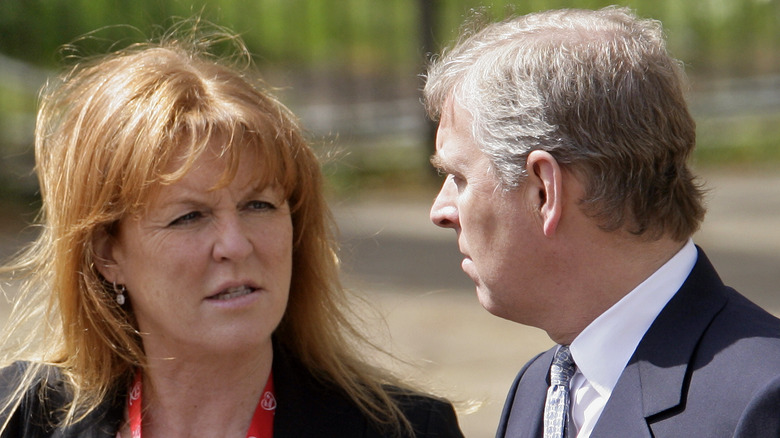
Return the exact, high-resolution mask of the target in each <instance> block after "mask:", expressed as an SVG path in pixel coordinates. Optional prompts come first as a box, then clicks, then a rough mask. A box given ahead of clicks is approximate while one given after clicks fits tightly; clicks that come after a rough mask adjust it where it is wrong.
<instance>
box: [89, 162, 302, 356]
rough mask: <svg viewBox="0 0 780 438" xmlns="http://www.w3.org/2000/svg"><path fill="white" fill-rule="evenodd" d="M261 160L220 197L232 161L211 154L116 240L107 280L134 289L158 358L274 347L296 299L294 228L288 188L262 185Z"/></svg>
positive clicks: (149, 348)
mask: <svg viewBox="0 0 780 438" xmlns="http://www.w3.org/2000/svg"><path fill="white" fill-rule="evenodd" d="M253 158H254V157H253V156H252V154H251V153H248V154H245V155H244V156H242V159H241V163H240V165H239V168H238V172H237V173H236V177H235V178H234V180H233V181H232V182H231V183H230V184H229V185H227V186H226V187H224V188H221V189H218V190H212V188H213V187H214V186H215V184H216V183H217V182H218V181H219V179H220V177H221V175H222V173H223V171H224V170H225V162H224V159H222V158H219V157H217V156H216V154H214V153H209V152H207V153H206V154H204V156H203V157H201V158H199V159H198V160H197V161H196V162H195V165H194V167H193V168H192V170H190V172H189V173H188V174H187V175H186V176H185V177H184V178H183V179H182V180H180V181H178V182H176V183H174V184H170V185H164V186H161V187H160V188H159V189H158V190H156V191H155V193H154V195H153V196H152V199H151V201H150V203H149V205H148V208H147V209H145V210H144V211H143V212H142V213H141V214H139V215H138V216H135V217H128V218H125V219H123V220H122V221H120V224H119V231H118V233H117V235H116V236H115V237H114V238H113V239H112V240H111V241H110V242H108V243H107V245H106V247H107V252H108V254H106V255H107V256H108V259H109V264H108V266H107V267H105V269H106V272H103V275H104V276H105V277H106V279H108V280H109V281H115V282H116V283H117V284H123V285H125V287H126V288H127V292H126V294H127V295H128V296H129V298H130V304H131V305H132V308H133V311H134V313H135V316H136V319H137V321H138V328H139V330H140V331H141V333H142V339H143V343H144V349H145V352H146V354H147V356H148V357H150V358H153V357H177V356H186V355H187V354H191V353H195V354H200V353H215V352H216V353H218V352H223V353H227V352H241V351H247V352H248V351H258V350H257V349H258V348H265V349H270V347H271V344H270V337H271V334H272V332H273V331H274V329H275V328H276V327H277V325H278V324H279V322H280V320H281V318H282V315H283V314H284V311H285V308H286V306H287V299H288V296H289V289H290V278H291V275H292V240H293V236H292V234H293V228H292V221H291V218H290V209H289V206H288V204H287V200H286V199H284V198H283V194H282V191H281V190H280V189H279V188H278V187H274V186H266V187H260V186H258V185H257V182H256V181H255V176H256V175H257V167H258V163H257V162H256V161H257V160H256V159H253ZM111 261H113V264H111V263H110V262H111ZM246 349H250V350H246Z"/></svg>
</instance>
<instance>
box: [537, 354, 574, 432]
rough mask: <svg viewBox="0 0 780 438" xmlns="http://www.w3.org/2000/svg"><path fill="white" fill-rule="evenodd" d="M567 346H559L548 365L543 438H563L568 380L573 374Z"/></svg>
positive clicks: (572, 362)
mask: <svg viewBox="0 0 780 438" xmlns="http://www.w3.org/2000/svg"><path fill="white" fill-rule="evenodd" d="M575 369H576V368H575V365H574V360H572V358H571V353H570V352H569V347H567V346H561V347H560V348H559V349H558V351H557V352H556V353H555V358H554V359H553V363H552V366H550V387H549V388H548V389H547V401H546V402H545V405H544V438H564V437H565V436H566V435H565V433H566V424H567V423H568V417H569V380H571V376H573V375H574V370H575Z"/></svg>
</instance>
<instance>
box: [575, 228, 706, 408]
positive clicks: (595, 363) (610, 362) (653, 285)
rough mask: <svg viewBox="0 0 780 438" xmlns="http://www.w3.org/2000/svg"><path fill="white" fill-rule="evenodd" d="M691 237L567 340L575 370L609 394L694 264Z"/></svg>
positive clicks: (696, 253)
mask: <svg viewBox="0 0 780 438" xmlns="http://www.w3.org/2000/svg"><path fill="white" fill-rule="evenodd" d="M697 257H698V251H697V250H696V246H695V245H694V244H693V240H690V239H689V240H688V242H687V243H686V244H685V246H683V248H682V249H681V250H680V251H678V252H677V254H675V255H674V257H672V258H671V259H670V260H669V261H668V262H666V263H665V264H664V265H663V266H661V268H660V269H658V270H657V271H656V272H654V273H653V274H652V275H651V276H650V277H648V278H647V279H645V281H643V282H642V283H641V284H640V285H639V286H637V287H636V288H634V290H632V291H631V292H629V293H628V295H626V296H624V297H623V298H622V299H621V300H620V301H618V302H617V303H615V304H614V305H613V306H612V307H610V308H609V309H607V311H605V312H604V313H602V314H601V315H600V316H599V317H598V318H596V319H595V320H593V322H591V323H590V324H589V325H588V326H587V327H586V328H585V330H583V331H582V333H580V334H579V335H578V336H577V337H576V338H575V339H574V341H573V342H572V343H571V346H570V350H571V353H572V357H573V358H574V361H575V362H576V364H577V370H578V371H579V372H581V373H582V374H583V376H584V377H585V378H586V379H587V380H588V382H590V384H591V385H593V387H594V388H595V389H596V390H597V391H598V392H599V393H600V394H601V395H602V396H609V394H611V393H612V389H613V388H614V387H615V384H616V383H617V381H618V378H619V377H620V374H621V373H622V372H623V369H624V368H625V367H626V364H627V363H628V360H629V359H630V358H631V356H632V355H633V354H634V350H636V347H637V345H639V342H640V341H641V340H642V337H643V336H644V335H645V332H647V330H648V329H649V328H650V325H651V324H652V323H653V321H654V320H655V318H656V317H657V316H658V314H659V313H660V312H661V310H662V309H663V308H664V306H666V303H668V302H669V300H670V299H671V298H672V297H673V296H674V294H675V293H677V291H678V290H679V289H680V287H681V286H682V284H683V283H684V282H685V279H686V278H688V275H689V274H690V272H691V270H692V269H693V265H694V264H695V263H696V259H697Z"/></svg>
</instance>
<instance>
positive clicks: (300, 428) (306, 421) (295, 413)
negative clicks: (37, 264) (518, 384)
mask: <svg viewBox="0 0 780 438" xmlns="http://www.w3.org/2000/svg"><path fill="white" fill-rule="evenodd" d="M274 350H275V351H274V363H273V373H274V389H275V392H276V398H277V403H278V404H277V408H276V414H275V417H274V437H275V438H307V437H312V438H314V437H319V438H327V437H334V438H336V437H338V438H350V437H354V438H385V437H390V436H392V435H391V434H390V433H389V431H387V430H382V428H381V427H378V426H376V425H375V424H374V423H372V422H371V421H369V419H367V418H366V417H365V415H364V414H363V413H362V411H360V410H359V409H358V408H357V406H355V405H354V404H353V403H352V402H351V401H350V400H349V399H348V398H347V397H346V396H345V395H343V394H342V393H341V391H339V390H337V389H336V388H334V387H332V386H329V385H326V384H323V383H321V382H320V381H318V380H317V379H316V378H314V376H312V375H311V374H310V373H309V372H308V371H306V369H305V368H304V367H303V366H302V365H301V364H300V363H299V362H298V361H297V360H295V359H294V358H292V357H291V356H290V355H288V354H286V353H285V352H284V351H282V350H280V349H276V348H275V349H274ZM25 366H26V365H25V364H24V363H16V364H14V365H12V366H10V367H7V368H5V369H3V370H0V397H6V396H7V395H8V394H9V391H10V390H11V389H12V388H13V387H14V385H13V382H14V381H17V379H18V377H19V376H20V375H21V372H22V370H23V368H24V367H25ZM48 373H49V375H48V376H47V378H46V379H45V380H46V381H48V382H49V383H48V385H49V386H50V388H51V391H48V392H47V393H48V394H49V397H48V398H47V399H46V400H40V399H39V398H38V397H37V392H38V389H39V388H38V387H36V388H32V389H30V390H29V391H28V392H27V394H26V395H25V398H24V400H23V401H22V404H21V406H20V407H19V408H18V409H17V410H16V411H15V412H13V413H11V422H10V423H9V426H8V428H7V429H6V430H5V432H4V433H3V434H2V438H6V437H7V438H12V437H13V438H22V437H23V438H43V437H57V438H65V437H67V438H115V437H116V432H117V430H118V429H119V426H120V424H121V422H122V420H123V418H124V404H125V396H126V394H125V392H124V391H118V392H117V393H118V395H117V397H115V398H114V400H109V401H107V402H106V403H104V404H103V405H102V406H101V407H100V408H99V409H97V410H96V411H95V412H92V413H91V414H90V415H89V416H88V417H87V418H85V419H84V420H83V421H80V422H79V423H77V424H75V425H73V426H72V427H69V428H67V429H61V428H53V427H51V426H50V425H51V424H56V423H57V421H56V418H55V415H57V412H58V409H59V408H61V407H63V406H64V405H65V404H66V402H67V400H66V391H65V389H64V387H63V385H62V382H61V381H60V380H59V379H58V378H57V376H58V374H57V372H56V370H54V369H49V370H48ZM398 400H399V403H400V405H401V407H402V409H403V411H404V413H405V414H406V415H407V418H408V419H409V421H410V422H411V423H412V426H413V427H414V430H415V432H416V436H417V437H418V438H462V437H463V434H462V433H461V431H460V429H459V427H458V421H457V418H456V417H455V411H454V410H453V407H452V405H451V404H449V403H447V402H444V401H440V400H436V399H433V398H430V397H425V396H420V395H405V396H399V398H398ZM7 416H8V413H5V412H3V413H0V422H3V421H5V419H6V418H7ZM0 424H1V423H0Z"/></svg>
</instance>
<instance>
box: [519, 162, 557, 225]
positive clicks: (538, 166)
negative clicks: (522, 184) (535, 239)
mask: <svg viewBox="0 0 780 438" xmlns="http://www.w3.org/2000/svg"><path fill="white" fill-rule="evenodd" d="M527 171H528V173H529V174H533V178H534V179H535V180H536V181H537V184H538V188H539V199H538V202H539V214H540V217H541V220H542V228H543V232H544V234H545V236H547V237H551V236H552V235H554V234H555V232H556V230H557V228H558V222H559V221H560V219H561V213H562V211H563V191H562V189H563V175H562V173H561V167H560V165H558V161H557V160H556V159H555V158H554V157H553V156H552V155H551V154H550V153H549V152H545V151H538V150H537V151H533V152H531V153H530V154H528V161H527Z"/></svg>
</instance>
